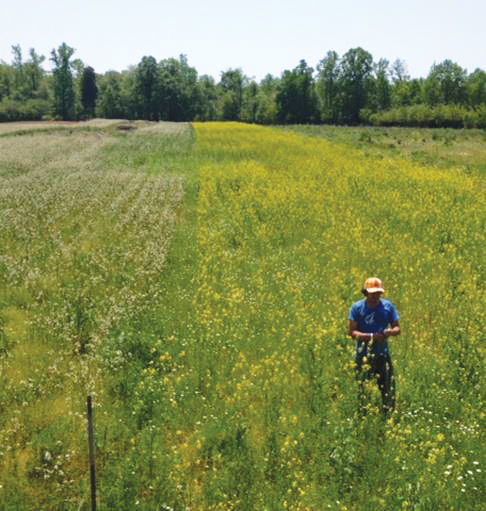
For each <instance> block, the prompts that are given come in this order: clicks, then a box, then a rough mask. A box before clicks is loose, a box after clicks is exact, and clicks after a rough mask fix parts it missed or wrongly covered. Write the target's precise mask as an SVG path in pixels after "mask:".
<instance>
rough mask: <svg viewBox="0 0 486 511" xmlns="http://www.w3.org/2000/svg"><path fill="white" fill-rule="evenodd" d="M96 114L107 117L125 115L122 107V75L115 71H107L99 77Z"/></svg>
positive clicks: (116, 117)
mask: <svg viewBox="0 0 486 511" xmlns="http://www.w3.org/2000/svg"><path fill="white" fill-rule="evenodd" d="M97 114H98V116H99V117H105V118H107V119H121V118H124V117H126V115H125V110H124V108H123V97H122V76H121V74H120V73H118V72H116V71H108V72H107V73H106V74H105V75H104V76H103V77H101V79H100V87H99V95H98V102H97Z"/></svg>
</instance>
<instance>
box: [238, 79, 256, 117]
mask: <svg viewBox="0 0 486 511" xmlns="http://www.w3.org/2000/svg"><path fill="white" fill-rule="evenodd" d="M257 111H258V84H257V83H256V82H255V81H254V80H252V81H251V82H250V83H249V84H248V85H247V86H246V87H245V90H244V92H243V105H242V107H241V119H242V120H243V121H244V122H251V123H254V122H256V119H257Z"/></svg>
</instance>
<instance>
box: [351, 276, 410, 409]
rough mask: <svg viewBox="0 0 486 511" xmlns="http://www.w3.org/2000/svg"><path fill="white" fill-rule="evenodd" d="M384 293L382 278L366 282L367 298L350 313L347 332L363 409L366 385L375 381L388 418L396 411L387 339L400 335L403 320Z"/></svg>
mask: <svg viewBox="0 0 486 511" xmlns="http://www.w3.org/2000/svg"><path fill="white" fill-rule="evenodd" d="M384 292H385V289H384V287H383V282H382V281H381V280H380V279H379V278H377V277H372V278H369V279H367V280H366V281H365V283H364V286H363V290H362V293H363V294H364V295H365V298H364V299H362V300H359V301H357V302H356V303H354V304H353V305H352V306H351V308H350V309H349V315H348V331H349V335H350V336H351V337H352V338H353V339H354V340H355V341H356V355H355V360H356V368H357V371H358V382H359V386H360V396H359V399H360V406H362V405H363V403H362V400H363V398H364V396H363V383H364V382H365V381H366V380H369V379H370V378H372V377H376V378H377V382H378V388H379V389H380V392H381V398H382V403H383V412H384V414H385V416H386V414H387V412H389V411H392V410H393V409H394V407H395V382H394V379H393V365H392V361H391V357H390V351H389V348H388V337H394V336H396V335H400V323H399V320H400V316H399V314H398V311H397V309H396V308H395V306H394V305H393V304H392V303H391V302H390V301H388V300H385V299H383V298H382V297H381V295H382V294H383V293H384Z"/></svg>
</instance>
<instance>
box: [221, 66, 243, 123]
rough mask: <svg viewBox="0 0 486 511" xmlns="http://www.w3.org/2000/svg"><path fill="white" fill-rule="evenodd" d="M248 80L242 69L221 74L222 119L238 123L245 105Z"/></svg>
mask: <svg viewBox="0 0 486 511" xmlns="http://www.w3.org/2000/svg"><path fill="white" fill-rule="evenodd" d="M247 81H248V79H247V78H246V76H245V75H244V74H243V71H242V70H241V69H228V71H224V72H223V73H221V80H220V82H219V87H220V89H221V90H222V98H221V99H222V107H221V109H222V117H223V119H224V120H227V121H238V120H240V117H241V108H242V105H243V89H244V87H245V85H246V83H247Z"/></svg>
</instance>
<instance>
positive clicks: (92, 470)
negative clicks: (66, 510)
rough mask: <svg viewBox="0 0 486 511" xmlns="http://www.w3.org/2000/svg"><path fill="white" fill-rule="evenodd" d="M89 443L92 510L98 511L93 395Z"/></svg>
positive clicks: (89, 413) (89, 401)
mask: <svg viewBox="0 0 486 511" xmlns="http://www.w3.org/2000/svg"><path fill="white" fill-rule="evenodd" d="M88 444H89V472H90V480H91V509H92V511H96V464H95V445H94V428H93V407H92V404H91V396H88Z"/></svg>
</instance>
